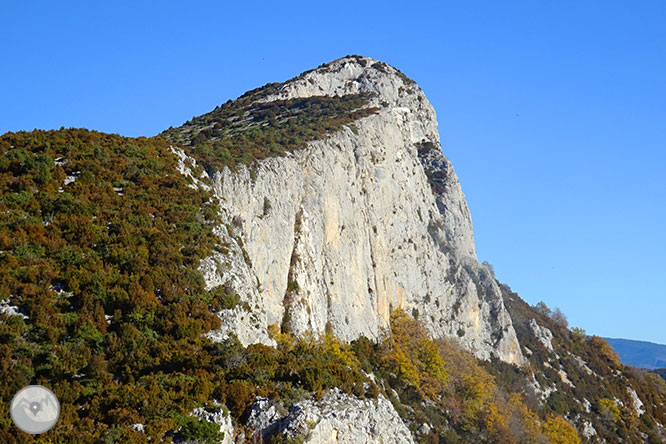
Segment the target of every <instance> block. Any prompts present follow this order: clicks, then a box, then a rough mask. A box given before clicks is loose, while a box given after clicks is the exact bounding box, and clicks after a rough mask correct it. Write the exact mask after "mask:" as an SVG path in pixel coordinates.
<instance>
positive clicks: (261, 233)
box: [191, 57, 523, 363]
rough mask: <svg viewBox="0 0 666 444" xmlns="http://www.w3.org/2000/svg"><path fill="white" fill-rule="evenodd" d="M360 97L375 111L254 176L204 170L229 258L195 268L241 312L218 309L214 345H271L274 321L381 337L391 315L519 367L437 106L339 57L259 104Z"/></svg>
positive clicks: (270, 162) (389, 76)
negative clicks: (232, 340) (399, 313)
mask: <svg viewBox="0 0 666 444" xmlns="http://www.w3.org/2000/svg"><path fill="white" fill-rule="evenodd" d="M359 93H371V96H370V97H371V98H370V102H369V104H368V105H369V106H370V107H376V108H377V111H376V112H375V113H374V114H372V115H369V116H367V117H363V118H361V119H360V120H357V121H356V122H354V123H353V124H351V125H348V126H345V127H343V128H342V129H341V130H339V131H337V132H334V133H332V134H330V135H329V136H328V137H326V138H324V139H322V140H316V141H313V142H310V143H308V145H307V148H305V149H302V150H298V151H294V152H292V153H289V154H287V155H286V156H284V157H273V158H268V159H265V160H262V161H259V162H257V164H256V166H255V167H253V168H256V170H250V169H249V168H247V167H244V166H241V167H239V168H237V171H231V170H230V169H228V168H225V169H223V170H222V171H216V172H214V173H210V174H211V175H212V178H213V182H214V190H215V193H216V195H217V196H218V197H219V198H220V201H221V209H222V213H223V215H224V217H225V219H226V221H227V222H228V223H227V226H226V227H222V226H221V227H220V229H219V230H218V233H219V235H220V236H221V238H222V240H223V241H224V242H225V243H226V244H227V245H228V246H229V249H230V250H232V251H233V252H235V253H237V254H233V255H222V254H220V255H219V256H218V257H211V258H209V259H208V260H206V261H204V263H203V265H202V267H201V271H202V272H203V274H204V276H205V277H206V281H207V285H208V286H209V287H213V286H215V285H220V284H225V285H226V286H227V288H230V289H232V290H233V291H235V292H236V293H238V294H239V296H240V297H241V299H242V300H243V301H245V302H247V304H244V305H245V308H242V307H241V306H238V307H236V308H235V309H232V310H224V311H222V312H220V313H219V315H220V317H221V318H222V319H223V327H222V328H221V329H220V330H218V331H216V332H213V333H211V335H212V336H213V337H216V338H220V339H222V338H224V337H227V336H228V335H230V334H235V335H237V336H238V338H239V339H240V340H241V342H243V343H244V344H248V343H252V342H264V343H271V339H270V338H269V337H268V335H267V334H266V331H267V327H268V326H269V325H271V324H277V325H278V326H281V327H282V328H283V329H285V330H288V331H289V332H291V333H296V334H302V333H305V332H312V333H314V334H321V333H323V332H324V331H325V330H326V329H327V328H330V329H332V331H333V333H334V334H335V335H336V336H338V337H340V338H342V339H345V340H352V339H355V338H357V337H359V336H361V335H365V336H367V337H369V338H377V337H378V335H380V334H381V331H382V329H384V328H386V327H387V325H388V319H389V310H390V308H391V307H394V308H398V307H399V308H403V309H405V310H406V311H407V312H408V313H410V314H412V315H413V316H414V317H418V318H419V319H420V320H422V321H423V322H424V324H425V325H426V326H427V328H428V329H429V331H430V332H431V334H432V335H433V336H434V337H442V336H447V337H453V338H457V339H458V340H459V341H460V343H461V344H462V345H463V346H464V347H465V348H467V349H468V350H470V351H472V352H473V353H474V354H475V355H476V356H477V357H479V358H481V359H489V358H490V357H491V356H497V357H499V358H500V359H502V360H504V361H506V362H511V363H520V362H522V360H523V357H522V354H521V352H520V348H519V345H518V341H517V339H516V335H515V332H514V330H513V326H512V323H511V319H510V317H509V315H508V314H507V312H506V310H505V308H504V305H503V302H502V298H501V295H500V291H499V289H498V287H497V285H496V283H495V281H494V279H492V277H491V276H490V274H489V273H488V270H486V269H485V267H483V266H482V265H480V264H479V263H478V261H477V259H476V252H475V248H474V239H473V232H472V223H471V218H470V214H469V210H468V208H467V204H466V202H465V198H464V195H463V193H462V190H461V188H460V184H459V182H458V179H457V177H456V175H455V172H454V171H453V168H452V166H451V164H450V162H449V161H448V160H447V159H446V158H445V157H444V156H443V155H442V153H441V146H440V142H439V135H438V133H437V121H436V118H435V112H434V109H433V108H432V106H431V104H430V103H429V102H428V100H427V99H426V97H425V95H424V94H423V92H422V91H421V90H420V88H419V87H418V86H417V85H416V84H415V83H414V82H413V81H411V80H409V79H407V78H406V77H405V76H404V75H402V74H401V73H400V72H399V71H397V70H395V69H394V68H392V67H389V66H387V65H385V64H383V63H381V62H377V61H375V60H372V59H369V58H363V57H346V58H343V59H339V60H336V61H334V62H332V63H330V64H328V65H324V66H322V67H320V68H318V69H316V70H313V71H310V72H307V73H304V74H303V75H301V76H300V77H298V78H296V79H293V80H291V81H288V82H286V83H284V84H282V85H278V86H277V87H273V88H272V89H271V94H268V95H264V96H262V97H260V98H259V99H258V100H259V101H262V102H272V101H275V100H288V99H296V98H304V97H313V96H330V97H333V96H345V95H348V94H359ZM191 133H192V132H191ZM230 256H231V257H233V258H232V259H230ZM248 308H249V310H248Z"/></svg>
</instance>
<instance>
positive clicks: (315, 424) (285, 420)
mask: <svg viewBox="0 0 666 444" xmlns="http://www.w3.org/2000/svg"><path fill="white" fill-rule="evenodd" d="M282 409H283V407H282V406H281V405H280V404H276V403H271V402H270V401H268V400H266V399H259V400H258V401H257V403H255V404H254V405H253V406H252V407H251V408H250V413H249V415H248V421H247V425H248V426H249V427H252V428H253V429H254V430H255V437H254V439H255V441H258V442H260V441H259V440H264V441H266V440H267V438H268V437H269V436H274V435H276V434H279V435H284V436H285V437H286V438H296V437H302V439H303V443H304V444H323V443H333V442H335V443H342V444H371V443H372V444H413V443H414V440H413V438H412V436H411V434H410V432H409V429H408V428H407V426H406V425H405V424H404V423H403V422H402V420H401V419H400V417H399V416H398V414H397V412H396V411H395V409H394V408H393V405H392V404H391V403H390V402H389V401H388V400H387V399H386V398H384V397H383V396H379V398H377V399H363V400H362V399H359V398H356V397H355V396H351V395H347V394H345V393H342V392H341V391H340V390H338V389H333V390H331V391H330V392H329V393H328V394H326V396H324V398H322V400H321V401H313V400H306V401H301V402H298V403H296V404H294V405H293V406H291V407H290V408H289V410H288V412H287V411H283V410H282Z"/></svg>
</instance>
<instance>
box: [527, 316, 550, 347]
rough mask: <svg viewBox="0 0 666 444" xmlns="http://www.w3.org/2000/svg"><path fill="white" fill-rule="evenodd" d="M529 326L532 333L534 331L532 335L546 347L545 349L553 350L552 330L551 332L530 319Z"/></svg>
mask: <svg viewBox="0 0 666 444" xmlns="http://www.w3.org/2000/svg"><path fill="white" fill-rule="evenodd" d="M530 328H531V329H532V333H534V336H536V338H537V339H538V340H539V342H541V343H542V344H543V346H544V347H546V350H548V351H550V352H554V351H555V350H554V349H553V342H552V341H553V332H551V331H550V330H549V329H547V328H546V327H543V326H541V325H539V324H537V322H536V321H535V320H534V319H532V320H531V321H530Z"/></svg>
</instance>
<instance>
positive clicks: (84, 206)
mask: <svg viewBox="0 0 666 444" xmlns="http://www.w3.org/2000/svg"><path fill="white" fill-rule="evenodd" d="M436 127H437V122H436V120H435V115H434V111H433V109H432V107H431V106H430V104H429V103H428V102H427V99H426V98H425V96H424V94H423V92H422V91H421V90H420V89H419V88H418V86H416V85H415V84H414V82H412V81H411V80H409V79H407V78H406V77H405V76H404V75H402V74H401V73H400V72H399V71H397V70H396V69H394V68H392V67H389V66H387V65H385V64H383V63H381V62H378V61H375V60H372V59H369V58H365V57H358V56H349V57H345V58H342V59H339V60H336V61H334V62H331V63H329V64H326V65H322V66H320V67H319V68H317V69H315V70H313V71H309V72H306V73H303V74H302V75H300V76H298V77H296V78H294V79H292V80H290V81H287V82H285V83H282V84H270V85H267V86H265V87H262V88H259V89H257V90H254V91H250V92H248V93H247V94H245V95H244V96H242V97H241V98H239V99H238V100H236V101H230V102H227V103H226V104H224V105H222V106H220V107H218V108H216V109H215V110H214V111H212V112H211V113H208V114H206V115H203V116H200V117H197V118H194V119H193V120H192V121H190V122H187V123H186V124H185V125H183V126H181V127H178V128H170V129H169V130H167V131H165V133H164V134H163V135H162V136H160V137H155V138H150V139H146V138H124V137H120V136H117V135H108V134H101V133H97V132H94V131H87V130H73V129H70V130H66V129H61V130H59V131H33V132H20V133H16V134H14V133H8V134H5V135H3V136H0V154H1V155H0V192H1V198H0V301H1V303H0V356H1V357H2V359H1V360H0V362H2V364H1V365H0V379H1V380H2V381H3V382H2V385H0V407H2V408H3V409H4V410H5V411H7V410H8V404H9V403H10V401H11V398H12V396H13V394H14V393H15V392H16V390H18V389H19V388H20V387H22V386H24V385H27V384H31V383H33V384H34V383H38V384H43V385H46V386H48V387H50V388H52V390H53V391H54V393H55V394H56V395H57V396H58V397H59V399H60V401H61V406H62V416H61V419H60V421H59V422H58V423H57V424H56V426H55V427H54V428H53V429H52V430H51V431H49V432H48V433H47V434H45V435H44V436H41V437H35V436H31V435H27V434H25V433H23V432H20V431H19V430H18V429H17V428H16V427H14V426H13V425H12V423H11V421H10V420H9V419H2V420H0V442H17V443H31V442H47V441H48V442H76V443H101V442H123V443H144V444H145V443H149V442H166V443H168V442H181V443H182V442H185V443H201V442H205V443H209V444H214V443H220V442H222V443H224V444H230V443H231V442H239V443H242V442H270V443H275V444H277V443H306V442H307V443H311V444H319V443H325V442H326V443H328V442H340V443H349V444H352V443H357V442H367V443H381V442H387V443H389V442H390V443H414V442H420V443H437V442H453V443H465V442H474V443H544V444H546V443H562V444H568V443H572V444H575V443H580V442H586V443H587V442H589V443H594V442H629V443H634V442H636V443H637V442H650V443H658V442H664V440H665V433H664V432H665V430H664V426H663V424H665V423H666V410H665V409H664V406H665V405H666V383H664V381H663V380H662V379H660V378H659V377H658V376H657V375H655V374H650V373H647V372H643V371H641V370H637V369H630V368H626V367H624V366H622V365H621V364H620V363H619V361H618V359H617V356H616V355H615V354H614V353H613V351H612V349H611V348H610V346H609V345H608V344H607V343H606V342H604V341H603V340H602V339H601V338H596V337H592V338H587V337H586V335H585V334H584V332H581V331H580V330H575V329H574V330H569V329H568V328H567V327H566V326H565V325H563V324H562V323H561V320H559V319H558V318H557V317H552V316H550V315H549V313H548V310H547V308H546V307H545V306H543V305H542V306H539V307H530V306H529V305H527V304H526V303H525V302H523V301H522V300H521V299H520V298H519V297H518V295H516V294H515V293H513V292H511V290H510V289H509V287H507V286H506V285H502V284H499V283H498V282H497V281H495V279H494V277H493V276H492V273H491V272H490V270H488V269H487V268H486V267H484V266H482V265H481V264H479V263H478V261H477V260H476V254H475V249H474V243H473V233H472V225H471V217H470V215H469V211H468V209H467V205H466V203H465V199H464V196H463V194H462V191H461V187H460V184H459V182H458V179H457V177H456V175H455V173H454V171H453V168H452V166H451V164H450V162H449V161H448V160H447V159H446V158H445V157H444V156H443V154H442V153H441V147H440V144H439V135H438V134H437V130H436Z"/></svg>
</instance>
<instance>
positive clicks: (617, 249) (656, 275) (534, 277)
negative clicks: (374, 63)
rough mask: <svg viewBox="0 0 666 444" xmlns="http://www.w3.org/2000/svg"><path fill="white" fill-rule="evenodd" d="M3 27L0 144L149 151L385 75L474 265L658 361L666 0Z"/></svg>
mask: <svg viewBox="0 0 666 444" xmlns="http://www.w3.org/2000/svg"><path fill="white" fill-rule="evenodd" d="M66 3H67V4H66ZM102 4H103V5H102ZM0 17H2V27H0V50H1V51H0V54H1V57H2V58H1V59H2V64H1V65H0V133H4V132H6V131H16V130H21V129H33V128H59V127H60V126H65V127H85V128H91V129H97V130H101V131H107V132H115V133H120V134H123V135H130V136H137V135H154V134H156V133H158V132H160V131H161V130H162V129H165V128H168V127H169V126H170V125H174V126H175V125H179V124H180V123H182V122H183V121H185V120H187V119H189V118H191V117H192V116H193V115H199V114H202V113H204V112H207V111H209V110H211V109H212V108H214V107H215V106H216V105H218V104H221V103H223V102H225V101H227V100H228V99H230V98H235V97H237V96H238V95H240V94H242V93H243V92H244V91H246V90H248V89H251V88H255V87H257V86H260V85H263V84H264V83H267V82H272V81H282V80H285V79H287V78H289V77H292V76H294V75H297V74H299V73H300V72H301V71H304V70H306V69H309V68H313V67H316V66H317V65H319V64H321V63H323V62H326V61H330V60H332V59H335V58H338V57H341V56H343V55H346V54H361V55H367V56H370V57H374V58H377V59H381V60H383V61H385V62H387V63H389V64H392V65H394V66H396V67H398V68H399V69H401V70H402V71H403V72H405V73H406V74H407V75H408V76H410V77H412V78H413V79H415V80H416V81H417V82H418V83H419V84H420V85H421V87H422V88H423V89H424V91H425V92H426V94H427V96H428V97H429V99H430V101H431V102H432V103H433V105H434V106H435V109H436V110H437V114H438V118H439V125H440V126H439V128H440V134H441V138H442V143H443V145H444V151H445V154H446V155H447V156H448V157H449V158H450V159H451V160H452V161H453V164H454V167H455V169H456V171H457V173H458V175H459V176H460V179H461V181H462V185H463V190H464V192H465V194H466V195H467V198H468V202H469V206H470V209H471V211H472V217H473V220H474V226H475V232H476V241H477V249H478V253H479V259H480V260H488V261H490V262H491V263H493V264H494V265H495V269H496V272H497V276H498V278H499V279H500V280H502V281H504V282H506V283H508V284H509V285H511V287H512V288H513V289H514V290H516V291H518V292H519V294H520V295H521V296H522V297H523V298H524V299H525V300H527V301H528V302H530V303H532V304H534V303H536V302H538V301H540V300H543V301H545V302H546V303H547V304H548V305H549V306H551V307H560V308H561V309H562V311H563V312H564V313H565V314H566V315H567V316H568V317H569V320H570V323H571V324H572V325H574V326H581V327H583V328H585V329H587V331H588V332H589V333H594V334H600V335H603V336H613V337H624V338H630V339H643V340H649V341H655V342H661V343H666V323H665V322H664V321H665V318H666V272H665V271H664V267H665V266H666V253H665V251H666V241H665V238H666V221H665V219H666V168H665V167H666V26H665V25H666V2H665V1H663V0H653V1H649V0H641V1H637V2H631V1H601V0H599V1H592V0H589V1H578V0H577V1H539V2H535V1H533V0H530V1H510V0H509V1H504V2H497V1H487V2H477V1H457V2H446V1H444V2H441V1H438V2H430V3H428V2H417V1H414V2H395V3H391V2H387V1H382V2H373V3H370V2H361V1H354V2H347V1H335V2H311V1H309V2H300V3H297V2H291V3H286V2H265V3H264V2H255V3H253V4H248V5H242V6H241V5H240V2H221V1H214V2H213V1H210V2H203V1H202V2H170V1H159V2H136V1H132V2H129V1H113V2H53V1H41V2H40V1H30V2H26V1H5V2H2V5H1V6H0Z"/></svg>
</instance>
